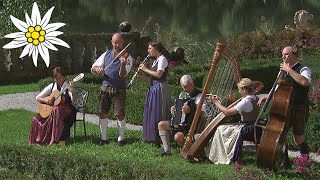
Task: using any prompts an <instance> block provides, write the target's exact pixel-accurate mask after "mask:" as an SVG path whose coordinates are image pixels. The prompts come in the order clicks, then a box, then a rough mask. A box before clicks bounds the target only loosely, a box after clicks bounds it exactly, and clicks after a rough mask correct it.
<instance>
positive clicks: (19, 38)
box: [3, 3, 70, 67]
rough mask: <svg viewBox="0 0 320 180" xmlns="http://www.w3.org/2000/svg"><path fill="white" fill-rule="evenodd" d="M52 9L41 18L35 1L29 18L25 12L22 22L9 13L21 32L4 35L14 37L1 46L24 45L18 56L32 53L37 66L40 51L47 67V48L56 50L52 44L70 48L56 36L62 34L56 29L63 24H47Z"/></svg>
mask: <svg viewBox="0 0 320 180" xmlns="http://www.w3.org/2000/svg"><path fill="white" fill-rule="evenodd" d="M53 9H54V7H52V8H51V9H49V11H48V12H47V13H46V14H45V15H44V17H43V19H41V16H40V12H39V8H38V6H37V3H34V4H33V7H32V14H31V19H30V17H29V15H28V14H27V13H26V14H25V16H26V22H23V21H21V20H19V19H17V18H15V17H13V16H11V15H10V18H11V21H12V22H13V24H14V25H15V26H16V27H17V28H18V29H19V30H20V31H21V32H15V33H11V34H7V35H6V36H4V37H5V38H14V39H13V40H12V41H11V42H9V43H8V44H6V45H4V46H3V48H5V49H13V48H19V47H22V46H25V47H24V49H23V51H22V53H21V55H20V58H22V57H24V56H26V55H29V56H31V54H32V59H33V64H34V65H35V66H36V67H37V59H38V55H39V53H40V55H41V57H42V59H43V60H44V62H45V63H46V65H47V67H49V64H50V56H49V50H48V49H51V50H54V51H58V49H57V48H56V47H55V46H54V45H53V44H56V45H60V46H64V47H67V48H70V46H69V45H68V44H67V43H66V42H64V41H63V40H61V39H59V38H57V37H56V36H58V35H61V34H63V32H61V31H56V30H57V29H59V28H60V27H62V26H64V25H65V24H64V23H52V24H49V21H50V18H51V14H52V11H53Z"/></svg>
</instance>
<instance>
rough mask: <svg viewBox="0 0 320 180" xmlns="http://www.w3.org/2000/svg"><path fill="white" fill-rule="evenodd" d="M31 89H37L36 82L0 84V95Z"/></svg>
mask: <svg viewBox="0 0 320 180" xmlns="http://www.w3.org/2000/svg"><path fill="white" fill-rule="evenodd" d="M33 91H39V85H38V83H30V84H19V85H2V86H0V95H1V94H15V93H24V92H33Z"/></svg>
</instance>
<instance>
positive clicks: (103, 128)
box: [99, 118, 108, 140]
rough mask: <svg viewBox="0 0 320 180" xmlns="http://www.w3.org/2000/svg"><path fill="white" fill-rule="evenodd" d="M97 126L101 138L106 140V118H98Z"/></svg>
mask: <svg viewBox="0 0 320 180" xmlns="http://www.w3.org/2000/svg"><path fill="white" fill-rule="evenodd" d="M99 126H100V138H101V140H107V128H108V119H107V118H106V119H99Z"/></svg>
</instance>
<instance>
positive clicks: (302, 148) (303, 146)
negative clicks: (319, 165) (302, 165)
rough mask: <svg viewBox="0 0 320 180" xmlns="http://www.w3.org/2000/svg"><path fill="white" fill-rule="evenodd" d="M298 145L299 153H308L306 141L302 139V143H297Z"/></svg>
mask: <svg viewBox="0 0 320 180" xmlns="http://www.w3.org/2000/svg"><path fill="white" fill-rule="evenodd" d="M298 146H299V150H300V154H309V152H310V148H309V146H308V144H307V142H306V141H303V143H301V144H299V145H298Z"/></svg>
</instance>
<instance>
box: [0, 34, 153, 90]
mask: <svg viewBox="0 0 320 180" xmlns="http://www.w3.org/2000/svg"><path fill="white" fill-rule="evenodd" d="M112 34H113V33H100V34H71V35H64V36H63V35H62V36H59V38H60V39H63V40H64V41H66V42H67V43H68V44H69V46H70V48H69V49H68V48H65V47H62V46H56V47H57V48H58V49H59V50H58V51H51V50H49V53H50V66H49V68H47V67H46V65H45V63H44V62H43V60H42V58H41V56H40V54H39V57H38V67H35V66H34V65H33V62H32V58H30V57H29V56H25V57H24V58H22V59H21V58H19V56H20V54H21V52H22V50H23V47H21V48H18V49H11V50H7V49H3V48H1V50H0V84H2V83H8V82H13V81H15V80H18V79H21V78H25V79H35V78H41V77H46V76H50V72H51V70H52V69H53V68H54V67H56V66H61V67H63V68H64V69H65V70H66V72H67V74H77V73H80V72H89V71H90V68H91V65H92V64H93V62H94V60H95V59H96V58H97V57H99V56H100V55H101V54H102V53H103V52H105V51H106V50H107V49H108V48H112V45H111V37H112ZM124 39H125V40H126V43H125V45H126V44H127V43H129V42H130V43H131V45H130V47H129V48H128V52H129V53H130V54H131V55H132V56H133V57H134V58H135V59H137V58H138V57H139V56H140V57H141V58H144V57H145V56H146V55H147V43H148V42H149V41H150V38H149V37H140V33H138V32H132V33H125V34H124ZM11 40H12V39H5V38H2V39H0V46H1V47H3V46H4V45H5V44H7V43H8V42H10V41H11Z"/></svg>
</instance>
